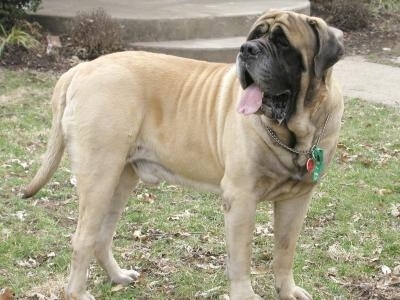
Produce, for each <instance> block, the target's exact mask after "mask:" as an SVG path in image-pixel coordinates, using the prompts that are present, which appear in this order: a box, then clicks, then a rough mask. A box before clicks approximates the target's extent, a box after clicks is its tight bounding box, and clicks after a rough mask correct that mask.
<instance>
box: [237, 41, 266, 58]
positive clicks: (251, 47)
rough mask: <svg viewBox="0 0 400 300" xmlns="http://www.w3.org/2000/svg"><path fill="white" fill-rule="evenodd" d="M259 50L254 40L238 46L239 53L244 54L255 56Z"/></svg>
mask: <svg viewBox="0 0 400 300" xmlns="http://www.w3.org/2000/svg"><path fill="white" fill-rule="evenodd" d="M260 51H261V50H260V48H259V46H258V45H257V43H255V42H254V41H249V42H246V43H244V44H243V45H242V46H241V47H240V53H241V54H243V55H245V56H256V55H257V54H258V53H260Z"/></svg>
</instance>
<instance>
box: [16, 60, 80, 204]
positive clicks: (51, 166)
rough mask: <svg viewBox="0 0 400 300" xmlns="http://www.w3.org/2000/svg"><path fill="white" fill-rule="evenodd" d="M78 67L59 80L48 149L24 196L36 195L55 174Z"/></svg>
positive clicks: (54, 93) (60, 155)
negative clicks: (67, 96)
mask: <svg viewBox="0 0 400 300" xmlns="http://www.w3.org/2000/svg"><path fill="white" fill-rule="evenodd" d="M75 70H76V68H73V69H71V70H70V71H68V72H67V73H65V74H64V75H62V76H61V78H60V79H59V80H58V82H57V84H56V86H55V88H54V92H53V96H52V99H51V103H52V111H53V120H52V125H51V130H50V134H49V140H48V143H47V150H46V152H45V154H44V155H43V157H42V164H41V166H40V167H39V170H38V171H37V172H36V175H35V177H34V178H33V179H32V181H31V182H30V183H29V184H28V185H27V186H26V187H25V188H23V190H22V198H29V197H32V196H33V195H35V194H36V193H37V192H38V191H39V190H40V189H41V188H42V187H43V186H44V185H45V184H46V183H47V182H48V181H49V180H50V178H51V177H52V176H53V174H54V172H55V171H56V170H57V167H58V165H59V164H60V161H61V158H62V156H63V153H64V148H65V144H64V136H63V131H62V125H61V120H62V116H63V114H64V109H65V104H66V93H67V89H68V86H69V84H70V83H71V80H72V77H73V75H74V74H75Z"/></svg>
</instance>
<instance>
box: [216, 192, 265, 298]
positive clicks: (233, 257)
mask: <svg viewBox="0 0 400 300" xmlns="http://www.w3.org/2000/svg"><path fill="white" fill-rule="evenodd" d="M241 194H242V195H243V194H244V193H226V192H225V193H224V196H223V208H224V212H225V235H226V244H227V251H228V259H227V273H228V278H229V280H230V299H231V300H243V299H259V297H258V296H257V295H256V294H255V293H254V291H253V288H252V286H251V282H250V261H251V241H252V236H253V231H254V222H255V211H256V206H257V201H256V200H255V199H252V198H251V197H249V196H248V195H247V197H241V196H240V195H241Z"/></svg>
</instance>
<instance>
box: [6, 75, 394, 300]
mask: <svg viewBox="0 0 400 300" xmlns="http://www.w3.org/2000/svg"><path fill="white" fill-rule="evenodd" d="M56 78H57V76H56V75H55V74H51V73H37V72H31V71H10V70H5V69H0V178H1V181H0V290H1V288H6V287H7V288H9V289H11V290H12V291H13V292H14V293H15V294H16V295H17V298H18V299H63V297H62V290H63V286H64V284H65V282H66V280H67V275H68V272H69V262H70V254H71V249H70V238H71V235H72V233H73V232H74V229H75V225H76V220H77V197H76V193H75V190H74V186H73V180H71V174H70V171H69V165H68V158H67V157H64V159H63V162H62V165H61V166H60V168H59V169H58V171H57V172H56V174H55V176H54V177H53V179H52V180H51V182H50V183H49V184H47V186H46V187H45V188H43V189H42V190H41V192H40V193H38V194H37V195H36V196H35V197H34V198H32V199H28V200H23V199H21V198H20V197H19V192H20V188H21V186H23V185H24V184H26V183H27V182H28V181H29V180H30V179H31V178H32V176H33V174H34V172H35V171H36V169H37V166H38V162H39V161H40V157H41V154H42V153H43V151H44V149H45V145H46V141H47V133H48V129H49V126H50V119H51V113H50V105H49V99H50V95H51V91H52V87H53V86H54V84H55V81H56ZM399 211H400V111H399V110H398V109H395V108H391V107H385V106H380V105H373V104H370V103H367V102H364V101H362V100H359V99H346V111H345V117H344V120H343V130H342V134H341V139H340V144H339V147H338V151H337V153H336V156H335V160H334V163H333V165H332V166H331V168H330V169H329V171H328V173H327V175H326V176H325V177H324V179H323V180H322V182H321V185H320V187H319V189H318V190H317V193H316V194H315V196H314V198H313V203H312V205H311V208H310V211H309V214H308V217H307V219H306V222H305V226H304V229H303V232H302V234H301V237H300V240H299V243H298V251H297V256H296V259H295V277H296V280H297V282H298V284H299V285H301V286H303V287H304V288H306V289H307V290H308V291H309V292H310V293H311V294H313V296H314V299H399V298H400V212H399ZM272 236H273V235H272V227H271V207H270V204H268V203H262V204H261V205H260V207H259V210H258V214H257V226H256V232H255V235H254V242H253V265H252V274H253V277H252V279H253V286H254V287H255V290H256V292H257V293H259V294H260V295H261V296H262V297H263V298H265V299H274V297H275V294H274V293H275V292H274V289H273V277H272V275H271V259H272ZM114 249H115V254H116V257H117V260H118V261H119V262H120V263H121V265H122V266H124V267H125V268H135V269H137V270H138V271H140V272H141V274H142V276H141V277H140V279H139V280H138V281H137V282H135V283H134V284H132V285H131V286H129V287H121V286H112V285H111V284H109V283H108V281H107V278H106V275H105V273H104V272H103V271H102V270H101V269H100V268H99V267H98V266H97V265H95V264H93V265H92V267H91V269H90V275H89V276H90V280H89V287H88V288H89V290H90V291H91V292H92V293H93V294H94V295H95V296H96V297H97V298H98V299H193V298H199V299H202V298H209V299H218V298H222V296H223V295H224V294H227V290H228V289H227V281H226V278H225V274H224V270H225V266H224V259H225V246H224V237H223V214H222V212H221V209H220V200H219V197H218V196H216V195H213V194H209V193H199V192H196V191H193V190H189V189H184V188H181V187H177V186H172V185H168V184H166V183H164V184H161V185H160V186H156V187H154V186H153V187H149V186H144V185H140V186H139V188H138V189H137V190H136V191H135V192H133V193H132V196H131V197H130V200H129V205H128V206H127V208H126V210H125V213H124V215H123V218H122V220H121V221H120V223H119V227H118V231H117V233H116V235H115V239H114ZM42 296H43V297H45V298H40V297H42ZM35 297H36V298H35ZM396 297H397V298H396ZM0 298H1V296H0Z"/></svg>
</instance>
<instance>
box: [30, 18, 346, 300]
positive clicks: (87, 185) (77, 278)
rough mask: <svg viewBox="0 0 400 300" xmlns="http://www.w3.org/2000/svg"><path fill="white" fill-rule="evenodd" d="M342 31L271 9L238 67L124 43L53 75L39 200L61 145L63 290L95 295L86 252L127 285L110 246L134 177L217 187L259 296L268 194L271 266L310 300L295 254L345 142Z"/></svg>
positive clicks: (33, 186)
mask: <svg viewBox="0 0 400 300" xmlns="http://www.w3.org/2000/svg"><path fill="white" fill-rule="evenodd" d="M343 53H344V47H343V41H342V35H341V32H340V31H338V30H335V29H333V28H331V27H329V26H328V25H327V24H326V23H325V22H324V21H323V20H321V19H319V18H316V17H310V16H306V15H302V14H297V13H294V12H286V11H270V12H267V13H265V14H263V15H262V16H261V17H260V18H259V19H258V20H257V21H256V22H255V24H254V25H253V27H252V28H251V30H250V33H249V35H248V37H247V41H246V42H245V43H244V44H243V45H242V46H241V47H240V51H239V54H238V56H237V60H236V65H227V64H220V63H210V62H203V61H196V60H191V59H186V58H179V57H174V56H169V55H163V54H153V53H146V52H135V51H127V52H120V53H114V54H109V55H105V56H102V57H100V58H98V59H96V60H93V61H91V62H84V63H81V64H79V65H78V66H75V67H73V68H72V69H70V70H69V71H67V72H66V73H65V74H64V75H62V76H61V78H60V79H59V80H58V82H57V84H56V86H55V89H54V93H53V96H52V110H53V120H52V128H51V131H50V136H49V142H48V146H47V151H46V153H45V155H44V159H43V162H42V165H41V166H40V168H39V170H38V171H37V173H36V175H35V177H34V178H33V180H32V181H31V183H30V184H29V185H28V186H27V187H26V188H25V190H24V194H23V196H24V197H31V196H33V195H34V194H35V193H37V192H38V190H39V189H40V188H41V187H43V186H44V184H46V182H47V181H48V180H49V179H50V177H51V176H52V175H53V173H54V172H55V170H56V169H57V166H58V165H59V162H60V160H61V157H62V155H63V152H64V149H65V148H66V149H67V151H68V153H69V155H70V160H71V169H72V172H73V174H74V175H75V176H76V180H77V192H78V196H79V220H78V224H77V229H76V233H75V234H74V237H73V239H72V247H73V253H72V263H71V273H70V278H69V282H68V286H67V287H66V298H67V299H79V300H87V299H94V297H93V296H92V295H91V294H90V293H89V292H87V291H86V281H87V278H86V274H87V270H88V266H89V261H90V259H91V258H92V257H95V258H96V259H97V261H98V263H99V264H100V265H101V266H102V267H103V268H104V270H105V271H106V272H107V274H108V276H109V277H110V279H111V280H112V281H113V282H115V283H118V284H129V283H130V282H132V281H133V280H134V279H135V278H136V276H137V275H138V273H137V272H135V271H131V270H125V269H121V268H120V267H119V265H118V263H117V262H116V260H115V259H114V256H113V254H112V251H111V244H112V236H113V233H114V231H115V228H116V223H117V221H118V219H119V218H120V215H121V212H122V211H123V209H124V206H125V204H126V202H127V198H128V196H129V193H130V192H131V190H132V189H133V187H134V186H135V184H136V183H137V182H138V181H139V179H140V180H142V181H143V182H145V183H150V184H157V183H158V182H160V181H167V182H170V183H173V184H183V185H186V186H191V187H194V188H198V189H201V190H207V191H213V192H217V193H219V194H221V196H222V197H221V198H222V207H223V211H224V217H225V219H224V220H225V233H226V244H227V275H228V278H229V281H230V299H232V300H237V299H240V300H242V299H259V296H258V295H256V294H255V292H254V291H253V288H252V286H251V282H250V260H251V257H250V256H251V240H252V233H253V230H254V226H255V212H256V206H257V203H258V202H260V201H263V200H265V201H272V202H273V210H274V242H275V244H274V258H273V272H274V276H275V288H276V291H277V296H278V298H279V299H312V297H311V295H310V294H309V293H308V292H307V291H305V290H304V289H302V288H301V287H299V286H297V285H296V284H295V282H294V279H293V259H294V255H295V247H296V242H297V239H298V236H299V232H300V230H301V227H302V224H303V221H304V218H305V216H306V212H307V210H308V206H309V203H310V198H311V196H312V193H313V191H314V189H315V187H316V186H317V184H318V182H319V181H320V178H321V176H322V174H323V172H324V170H326V166H327V165H328V164H329V162H330V161H331V160H332V157H333V155H334V151H335V148H336V145H337V142H338V136H339V130H340V125H341V118H342V114H343V97H342V95H341V92H340V88H339V87H338V85H337V84H336V83H335V81H334V79H333V76H332V66H333V65H334V64H335V63H336V62H337V61H338V60H339V59H340V58H341V57H342V56H343Z"/></svg>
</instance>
